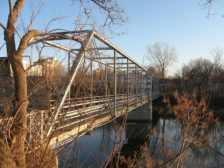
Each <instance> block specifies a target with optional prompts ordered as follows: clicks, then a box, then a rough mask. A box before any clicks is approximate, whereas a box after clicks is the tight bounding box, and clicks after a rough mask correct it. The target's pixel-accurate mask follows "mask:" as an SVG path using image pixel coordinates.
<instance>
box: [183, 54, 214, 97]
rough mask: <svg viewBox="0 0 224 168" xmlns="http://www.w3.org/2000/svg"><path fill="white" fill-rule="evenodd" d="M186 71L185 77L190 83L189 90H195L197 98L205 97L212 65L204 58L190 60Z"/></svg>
mask: <svg viewBox="0 0 224 168" xmlns="http://www.w3.org/2000/svg"><path fill="white" fill-rule="evenodd" d="M186 71H187V72H186V77H187V79H188V81H189V82H191V84H190V87H191V89H193V90H196V91H197V93H198V96H202V95H207V94H208V91H209V89H208V88H209V87H210V86H209V81H210V78H211V74H212V71H213V63H212V62H211V61H209V60H207V59H204V58H199V59H196V60H192V61H190V62H189V64H188V65H187V69H186Z"/></svg>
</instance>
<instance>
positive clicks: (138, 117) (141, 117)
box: [127, 103, 152, 122]
mask: <svg viewBox="0 0 224 168" xmlns="http://www.w3.org/2000/svg"><path fill="white" fill-rule="evenodd" d="M151 120H152V108H151V103H147V104H145V105H143V106H140V107H138V108H136V109H134V110H133V111H131V112H130V113H129V114H128V118H127V121H130V122H132V121H135V122H141V121H142V122H145V121H151Z"/></svg>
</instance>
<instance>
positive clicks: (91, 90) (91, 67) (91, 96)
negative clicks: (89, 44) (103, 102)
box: [90, 59, 93, 108]
mask: <svg viewBox="0 0 224 168" xmlns="http://www.w3.org/2000/svg"><path fill="white" fill-rule="evenodd" d="M90 76H91V77H90V106H91V108H92V101H93V60H92V59H91V61H90Z"/></svg>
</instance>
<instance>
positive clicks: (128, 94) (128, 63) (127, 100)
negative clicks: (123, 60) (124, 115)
mask: <svg viewBox="0 0 224 168" xmlns="http://www.w3.org/2000/svg"><path fill="white" fill-rule="evenodd" d="M127 110H129V62H128V59H127Z"/></svg>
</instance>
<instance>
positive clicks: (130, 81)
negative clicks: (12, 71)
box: [30, 30, 159, 143]
mask: <svg viewBox="0 0 224 168" xmlns="http://www.w3.org/2000/svg"><path fill="white" fill-rule="evenodd" d="M37 45H42V48H48V47H51V48H56V49H57V51H58V52H59V50H60V52H61V51H62V52H64V53H65V54H66V58H65V59H63V60H62V61H61V63H63V64H64V69H63V70H64V73H63V75H62V76H63V77H61V80H60V82H57V83H55V84H54V93H53V94H52V96H51V101H50V103H51V106H50V112H49V111H47V112H46V111H45V112H44V114H42V115H41V116H42V118H46V116H47V120H46V119H45V120H43V121H41V127H40V128H41V135H42V136H46V137H54V138H53V140H52V141H54V142H53V143H55V142H56V141H60V140H65V139H66V140H67V141H69V139H71V137H74V136H78V135H80V134H82V133H85V132H87V131H89V130H90V129H92V128H94V127H97V126H99V125H102V124H105V123H107V122H110V121H111V120H113V119H115V118H117V117H119V116H121V115H124V114H127V113H128V112H130V111H131V110H133V109H135V108H137V107H139V106H142V105H144V104H146V103H148V102H149V101H152V100H153V99H154V98H156V97H157V96H158V91H159V90H158V87H159V84H155V86H153V87H152V84H153V83H155V82H157V81H158V79H156V78H155V77H153V76H152V75H149V74H147V71H146V69H145V68H144V67H143V66H141V65H140V64H138V63H137V62H136V61H134V60H133V59H132V58H131V57H129V56H128V55H127V54H126V53H124V52H123V51H121V50H120V49H119V48H117V47H116V46H115V45H113V44H112V43H111V42H109V41H108V40H107V39H105V38H104V37H103V36H101V35H100V34H99V33H97V32H96V31H88V30H86V31H69V32H68V31H67V32H56V33H49V34H47V35H45V36H40V37H36V38H34V39H32V40H31V42H30V46H37ZM36 48H37V47H36ZM39 48H41V47H39ZM39 51H40V49H39ZM56 53H57V52H56ZM50 76H51V78H55V74H54V75H50ZM43 116H45V117H43ZM46 121H47V122H46ZM74 128H75V129H74ZM68 131H70V133H69V134H68V133H67V134H66V135H65V134H64V133H65V132H68Z"/></svg>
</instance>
